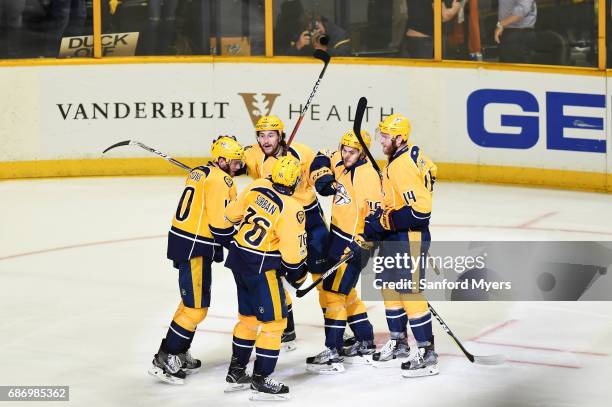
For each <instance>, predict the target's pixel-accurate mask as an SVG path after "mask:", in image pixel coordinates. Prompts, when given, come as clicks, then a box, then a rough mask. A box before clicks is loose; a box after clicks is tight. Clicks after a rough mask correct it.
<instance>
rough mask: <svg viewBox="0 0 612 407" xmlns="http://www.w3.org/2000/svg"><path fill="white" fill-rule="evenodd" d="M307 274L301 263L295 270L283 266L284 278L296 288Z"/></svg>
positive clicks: (304, 279)
mask: <svg viewBox="0 0 612 407" xmlns="http://www.w3.org/2000/svg"><path fill="white" fill-rule="evenodd" d="M281 268H283V266H281ZM307 275H308V269H307V268H306V266H305V265H303V266H302V267H300V268H299V269H297V270H293V269H286V268H285V280H287V282H288V283H289V284H291V286H292V287H293V288H295V289H296V290H297V289H298V288H300V286H301V285H302V284H303V283H304V281H306V276H307Z"/></svg>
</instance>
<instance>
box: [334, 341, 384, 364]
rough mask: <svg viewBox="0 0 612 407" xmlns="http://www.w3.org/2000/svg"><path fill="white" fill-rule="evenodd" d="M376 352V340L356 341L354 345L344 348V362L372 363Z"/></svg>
mask: <svg viewBox="0 0 612 407" xmlns="http://www.w3.org/2000/svg"><path fill="white" fill-rule="evenodd" d="M374 352H376V345H374V341H355V342H354V343H353V345H351V346H348V347H344V348H343V350H342V355H343V356H344V363H347V364H349V365H371V364H372V355H373V354H374Z"/></svg>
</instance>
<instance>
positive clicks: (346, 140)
mask: <svg viewBox="0 0 612 407" xmlns="http://www.w3.org/2000/svg"><path fill="white" fill-rule="evenodd" d="M361 138H363V142H364V143H365V145H366V147H368V148H370V143H371V142H372V137H370V133H368V132H367V131H365V130H361ZM340 146H347V147H353V148H356V149H358V150H360V151H363V148H362V147H361V143H360V142H359V140H358V139H357V136H356V135H355V131H354V130H349V131H347V132H346V133H344V134H343V135H342V138H341V139H340Z"/></svg>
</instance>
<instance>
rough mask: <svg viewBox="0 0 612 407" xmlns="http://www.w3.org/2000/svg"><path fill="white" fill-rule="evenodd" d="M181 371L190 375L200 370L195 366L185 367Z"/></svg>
mask: <svg viewBox="0 0 612 407" xmlns="http://www.w3.org/2000/svg"><path fill="white" fill-rule="evenodd" d="M183 371H184V372H185V374H186V375H192V374H196V373H199V372H200V368H199V367H196V368H193V369H187V368H183Z"/></svg>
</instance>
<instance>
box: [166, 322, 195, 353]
mask: <svg viewBox="0 0 612 407" xmlns="http://www.w3.org/2000/svg"><path fill="white" fill-rule="evenodd" d="M194 335H195V332H192V331H188V330H187V329H185V328H183V327H182V326H180V325H179V324H177V323H176V322H174V321H172V322H171V323H170V328H168V333H167V334H166V348H167V349H168V353H170V354H172V355H178V354H179V353H182V352H185V351H186V350H187V349H189V345H190V344H191V341H193V336H194Z"/></svg>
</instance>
